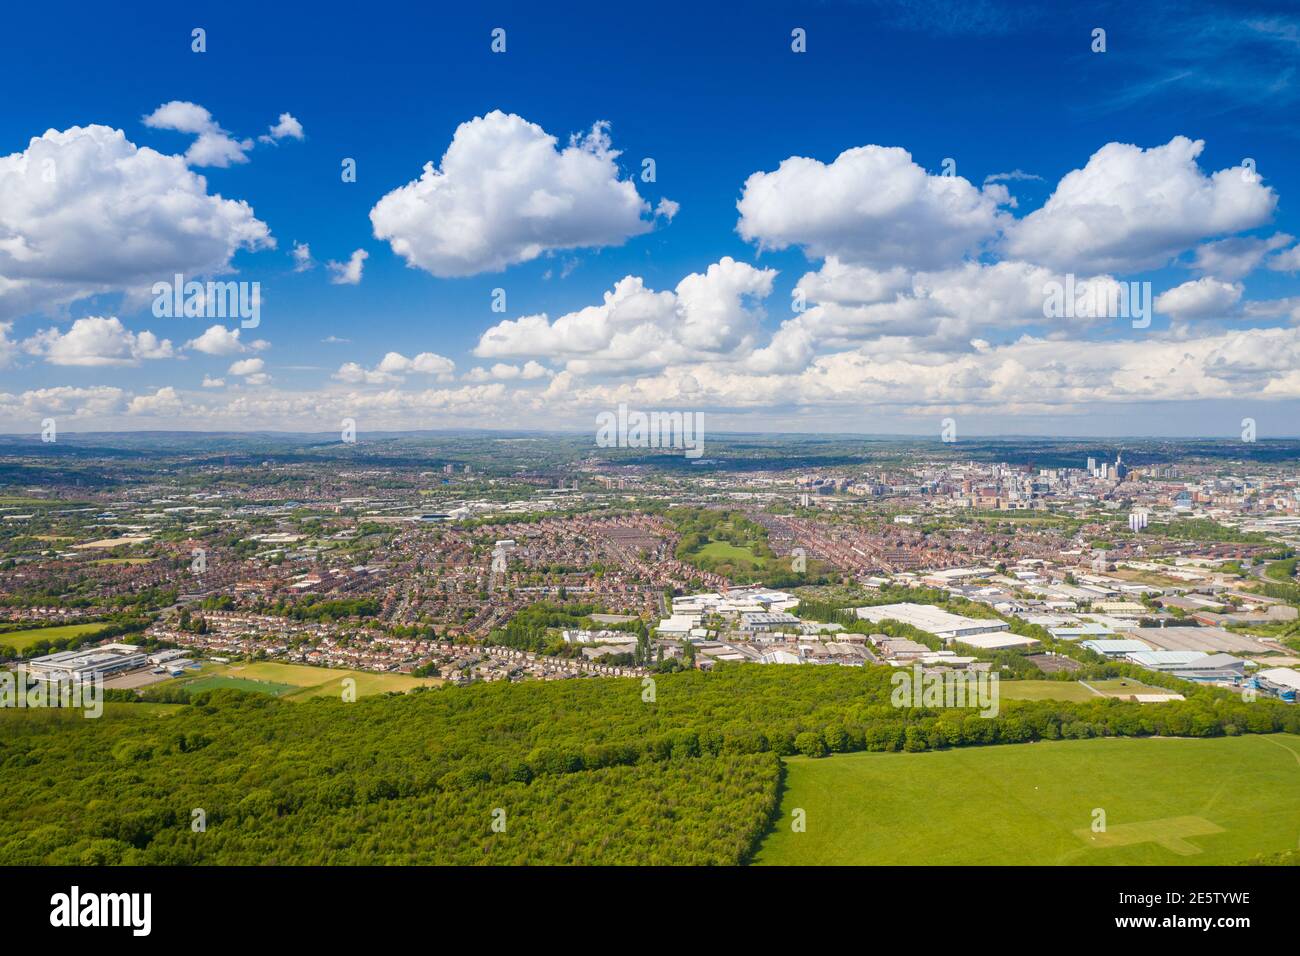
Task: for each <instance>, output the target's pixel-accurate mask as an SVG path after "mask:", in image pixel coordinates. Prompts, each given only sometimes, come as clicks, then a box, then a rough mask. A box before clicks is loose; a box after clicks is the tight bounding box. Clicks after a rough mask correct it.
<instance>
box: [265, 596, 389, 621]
mask: <svg viewBox="0 0 1300 956" xmlns="http://www.w3.org/2000/svg"><path fill="white" fill-rule="evenodd" d="M261 612H262V613H264V614H275V615H277V616H280V617H290V618H293V619H294V620H295V621H339V620H342V619H344V618H349V617H374V616H375V615H376V614H378V613H379V598H374V597H364V598H338V599H330V598H310V597H309V598H303V599H301V600H298V601H276V602H275V603H274V604H271V605H269V606H267V607H265V608H264V609H262V611H261Z"/></svg>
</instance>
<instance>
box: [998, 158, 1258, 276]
mask: <svg viewBox="0 0 1300 956" xmlns="http://www.w3.org/2000/svg"><path fill="white" fill-rule="evenodd" d="M1204 146H1205V143H1204V142H1203V141H1202V140H1196V141H1193V140H1190V139H1188V138H1187V137H1185V136H1175V137H1174V138H1173V139H1172V140H1170V141H1169V142H1168V143H1167V144H1165V145H1164V146H1155V147H1152V148H1150V149H1142V148H1140V147H1137V146H1132V145H1127V144H1124V143H1108V144H1107V145H1105V146H1103V147H1102V148H1101V149H1099V150H1098V151H1097V152H1096V153H1094V154H1093V155H1092V157H1091V158H1090V159H1089V160H1088V163H1087V165H1086V166H1084V168H1083V169H1076V170H1074V171H1072V172H1070V173H1068V174H1066V176H1065V177H1064V178H1062V179H1061V181H1060V183H1059V184H1058V185H1057V187H1056V190H1055V192H1053V193H1052V195H1051V196H1050V197H1049V198H1048V200H1047V202H1046V203H1045V204H1044V205H1043V207H1042V208H1041V209H1038V210H1036V211H1034V212H1032V213H1030V214H1029V215H1028V216H1026V217H1025V218H1024V219H1022V220H1019V221H1017V222H1016V223H1015V224H1014V226H1012V227H1010V228H1009V229H1008V234H1007V241H1006V247H1007V251H1008V252H1009V253H1010V254H1011V255H1012V256H1014V257H1015V258H1019V259H1026V260H1029V261H1032V262H1039V263H1043V264H1045V265H1049V266H1052V267H1054V268H1059V269H1062V270H1065V271H1069V272H1104V271H1121V272H1134V271H1137V270H1142V269H1154V268H1159V267H1160V266H1163V265H1166V264H1167V263H1168V262H1169V261H1170V260H1171V259H1173V258H1174V257H1175V256H1177V255H1179V254H1180V253H1182V252H1183V251H1185V250H1186V249H1189V248H1190V247H1192V246H1193V245H1195V244H1196V243H1197V242H1199V241H1200V240H1202V239H1204V238H1207V237H1209V236H1215V235H1225V234H1228V233H1233V232H1240V231H1242V230H1244V229H1253V228H1255V227H1256V226H1260V225H1262V224H1264V223H1265V222H1267V221H1268V220H1269V218H1270V217H1271V216H1272V213H1273V208H1274V206H1275V205H1276V204H1277V195H1276V193H1274V191H1273V190H1272V189H1271V188H1269V187H1267V186H1265V185H1263V183H1262V181H1261V180H1260V178H1259V177H1258V176H1257V175H1255V174H1253V173H1252V172H1251V171H1250V170H1248V169H1245V168H1243V167H1237V168H1231V169H1221V170H1219V171H1218V172H1216V173H1213V174H1211V175H1209V176H1206V175H1205V174H1203V173H1202V172H1201V170H1200V167H1199V166H1197V163H1196V158H1197V157H1198V156H1199V155H1200V154H1201V150H1202V149H1203V148H1204Z"/></svg>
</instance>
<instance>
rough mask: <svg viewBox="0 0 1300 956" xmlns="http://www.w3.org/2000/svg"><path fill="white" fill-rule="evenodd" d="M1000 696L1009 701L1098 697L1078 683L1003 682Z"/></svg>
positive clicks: (1089, 698)
mask: <svg viewBox="0 0 1300 956" xmlns="http://www.w3.org/2000/svg"><path fill="white" fill-rule="evenodd" d="M998 696H1000V697H1003V698H1005V699H1007V700H1092V699H1094V698H1095V697H1097V695H1096V694H1094V693H1093V692H1092V691H1090V690H1088V688H1086V687H1084V686H1083V685H1082V684H1080V683H1078V682H1077V681H1063V680H1003V681H998Z"/></svg>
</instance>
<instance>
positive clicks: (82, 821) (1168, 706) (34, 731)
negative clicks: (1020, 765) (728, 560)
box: [0, 665, 1300, 864]
mask: <svg viewBox="0 0 1300 956" xmlns="http://www.w3.org/2000/svg"><path fill="white" fill-rule="evenodd" d="M890 676H891V670H890V669H889V668H883V667H866V668H839V667H800V668H782V667H764V666H759V665H722V666H719V667H718V668H717V669H716V670H715V671H714V672H712V673H708V674H706V673H703V672H700V671H689V672H683V673H678V674H670V675H663V676H659V677H657V678H655V685H654V691H655V692H654V693H653V694H651V695H649V696H647V695H646V686H645V685H643V683H642V681H640V680H636V679H608V680H569V681H547V682H543V681H537V682H526V683H522V684H507V683H491V684H478V685H471V686H469V687H464V688H448V689H442V690H429V691H417V692H414V693H412V694H408V695H400V696H389V697H371V698H362V699H361V700H359V701H357V702H355V703H344V702H343V701H340V700H336V699H333V698H321V699H316V700H311V701H307V702H303V703H288V702H284V701H278V700H275V699H273V698H270V697H266V696H264V695H247V694H241V693H237V692H234V691H213V692H207V693H200V694H196V695H194V697H193V700H192V703H191V705H190V706H188V707H185V708H184V709H182V710H181V711H179V712H178V713H176V714H174V715H169V716H168V717H167V718H166V719H161V720H160V719H157V718H154V717H152V716H145V715H141V716H139V717H136V716H131V715H122V714H121V713H120V712H118V713H115V714H113V715H110V716H107V717H105V718H104V719H100V720H82V721H75V722H67V721H65V722H62V723H59V724H55V723H53V722H43V721H39V720H36V721H31V722H27V721H23V720H19V721H13V720H11V721H8V722H6V724H5V731H6V732H5V733H4V734H3V735H0V864H5V863H80V862H92V863H93V862H104V863H117V862H120V863H144V864H152V863H248V862H266V863H323V862H394V863H396V862H559V861H579V860H581V861H586V862H638V863H639V862H660V863H670V862H704V861H707V862H719V863H734V862H739V861H741V860H743V859H744V857H745V853H746V852H747V848H749V847H751V846H752V845H753V840H754V839H756V838H757V835H758V834H760V833H761V832H762V831H763V828H764V827H765V826H766V824H767V821H768V819H769V814H770V813H771V809H772V807H774V806H775V800H776V788H777V782H778V773H779V771H778V769H777V767H776V765H775V761H774V759H773V758H774V756H780V755H786V754H793V753H799V752H804V753H810V754H812V755H820V754H823V753H842V752H850V751H861V750H866V751H909V752H915V751H924V750H932V749H942V748H947V747H957V746H973V745H986V744H1001V743H1020V742H1026V741H1033V740H1058V739H1074V738H1087V737H1101V736H1148V735H1162V736H1183V737H1209V736H1218V735H1236V734H1243V733H1272V732H1276V731H1287V732H1291V733H1300V710H1297V709H1296V708H1295V707H1288V706H1286V705H1284V704H1282V703H1281V702H1279V701H1274V700H1259V701H1255V702H1252V703H1245V702H1243V701H1241V700H1239V699H1235V698H1232V697H1230V696H1225V697H1217V696H1213V695H1200V696H1196V697H1194V698H1189V699H1188V700H1186V701H1181V702H1171V703H1164V704H1155V705H1138V704H1132V703H1127V702H1124V701H1120V700H1117V699H1113V698H1104V699H1103V698H1098V699H1095V700H1089V701H1084V702H1076V703H1067V702H1060V701H1003V702H1002V705H1001V709H1000V711H999V713H998V714H997V716H996V717H992V718H982V717H980V716H978V715H977V714H976V713H975V712H974V711H973V710H969V709H942V708H937V709H936V708H929V709H927V708H896V707H893V706H892V705H891V704H890V695H891V692H892V685H891V683H890ZM193 808H202V809H203V810H204V811H205V814H206V819H207V831H206V833H202V834H194V833H192V832H191V830H190V819H191V817H190V814H191V812H192V809H193ZM494 808H500V809H502V810H503V811H504V813H505V817H506V828H505V830H504V831H502V832H498V831H494V830H493V829H492V828H491V822H492V818H491V814H490V811H491V810H492V809H494Z"/></svg>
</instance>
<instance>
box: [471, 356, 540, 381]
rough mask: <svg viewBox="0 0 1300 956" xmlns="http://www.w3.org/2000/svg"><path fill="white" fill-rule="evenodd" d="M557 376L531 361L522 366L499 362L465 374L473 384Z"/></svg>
mask: <svg viewBox="0 0 1300 956" xmlns="http://www.w3.org/2000/svg"><path fill="white" fill-rule="evenodd" d="M553 374H555V373H554V372H552V371H551V370H550V369H548V368H547V367H546V366H544V365H542V364H541V363H540V362H535V361H533V360H532V359H529V360H528V361H527V362H525V363H524V364H523V365H522V366H519V365H510V364H508V363H506V362H497V363H495V364H494V365H493V366H492V367H491V368H483V367H482V366H479V367H477V368H472V369H470V370H469V371H468V372H466V373H465V379H466V380H467V381H471V382H490V381H494V380H495V381H505V382H508V381H524V382H529V381H534V380H536V379H539V378H546V377H547V376H548V375H553Z"/></svg>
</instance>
